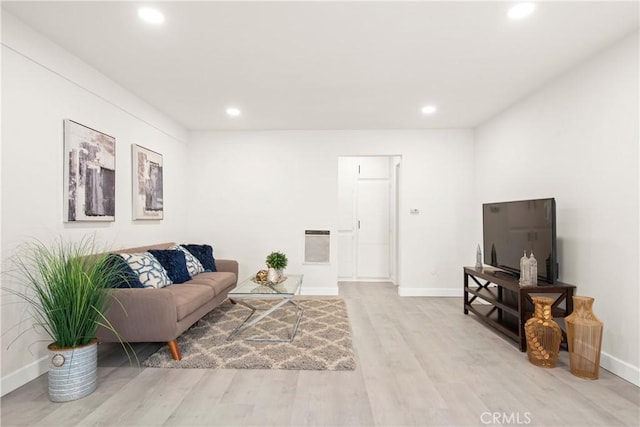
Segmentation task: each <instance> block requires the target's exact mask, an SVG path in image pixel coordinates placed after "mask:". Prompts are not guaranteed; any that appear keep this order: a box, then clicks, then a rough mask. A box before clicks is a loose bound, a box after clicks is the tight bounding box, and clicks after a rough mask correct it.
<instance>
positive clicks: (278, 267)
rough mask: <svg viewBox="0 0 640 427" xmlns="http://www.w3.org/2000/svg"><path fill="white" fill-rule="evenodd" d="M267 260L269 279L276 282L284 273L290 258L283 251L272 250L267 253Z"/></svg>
mask: <svg viewBox="0 0 640 427" xmlns="http://www.w3.org/2000/svg"><path fill="white" fill-rule="evenodd" d="M266 262H267V267H269V271H268V273H267V281H269V282H273V283H275V282H277V281H278V280H279V279H280V277H282V275H283V274H284V269H285V268H286V267H287V263H288V262H289V260H288V259H287V256H286V255H285V254H283V253H282V252H271V253H270V254H269V255H267V259H266Z"/></svg>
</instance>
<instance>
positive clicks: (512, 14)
mask: <svg viewBox="0 0 640 427" xmlns="http://www.w3.org/2000/svg"><path fill="white" fill-rule="evenodd" d="M534 10H536V5H535V3H529V2H527V3H518V4H516V5H515V6H513V7H512V8H511V9H509V12H508V13H507V15H508V16H509V18H511V19H522V18H525V17H527V16H529V15H531V14H532V13H533V11H534Z"/></svg>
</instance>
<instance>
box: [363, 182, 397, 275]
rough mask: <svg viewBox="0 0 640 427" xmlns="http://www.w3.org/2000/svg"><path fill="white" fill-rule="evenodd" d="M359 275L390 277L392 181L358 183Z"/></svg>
mask: <svg viewBox="0 0 640 427" xmlns="http://www.w3.org/2000/svg"><path fill="white" fill-rule="evenodd" d="M357 187H358V189H357V216H358V226H357V268H356V270H357V273H356V274H357V276H358V278H376V279H386V278H389V274H390V269H389V264H390V256H389V247H390V245H389V234H390V228H389V227H390V224H389V180H387V179H384V180H359V181H358V184H357Z"/></svg>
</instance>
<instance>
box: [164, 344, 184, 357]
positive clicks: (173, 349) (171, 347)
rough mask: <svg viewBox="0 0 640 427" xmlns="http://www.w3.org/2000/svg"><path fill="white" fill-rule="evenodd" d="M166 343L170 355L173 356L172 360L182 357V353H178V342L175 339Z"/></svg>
mask: <svg viewBox="0 0 640 427" xmlns="http://www.w3.org/2000/svg"><path fill="white" fill-rule="evenodd" d="M167 345H168V346H169V351H170V352H171V357H172V358H173V360H180V359H182V355H180V349H179V348H178V342H177V341H176V340H173V341H169V342H168V343H167Z"/></svg>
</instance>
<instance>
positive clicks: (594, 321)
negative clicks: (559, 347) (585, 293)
mask: <svg viewBox="0 0 640 427" xmlns="http://www.w3.org/2000/svg"><path fill="white" fill-rule="evenodd" d="M593 301H594V299H593V298H590V297H577V296H574V297H573V312H572V313H571V314H570V315H569V316H567V317H566V318H565V319H564V321H565V324H566V325H567V341H568V342H569V368H570V370H571V373H572V374H573V375H575V376H578V377H581V378H589V379H592V380H595V379H598V374H599V372H600V349H601V347H602V330H603V326H604V325H603V323H602V322H601V321H600V320H598V318H597V317H596V316H595V315H594V314H593Z"/></svg>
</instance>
